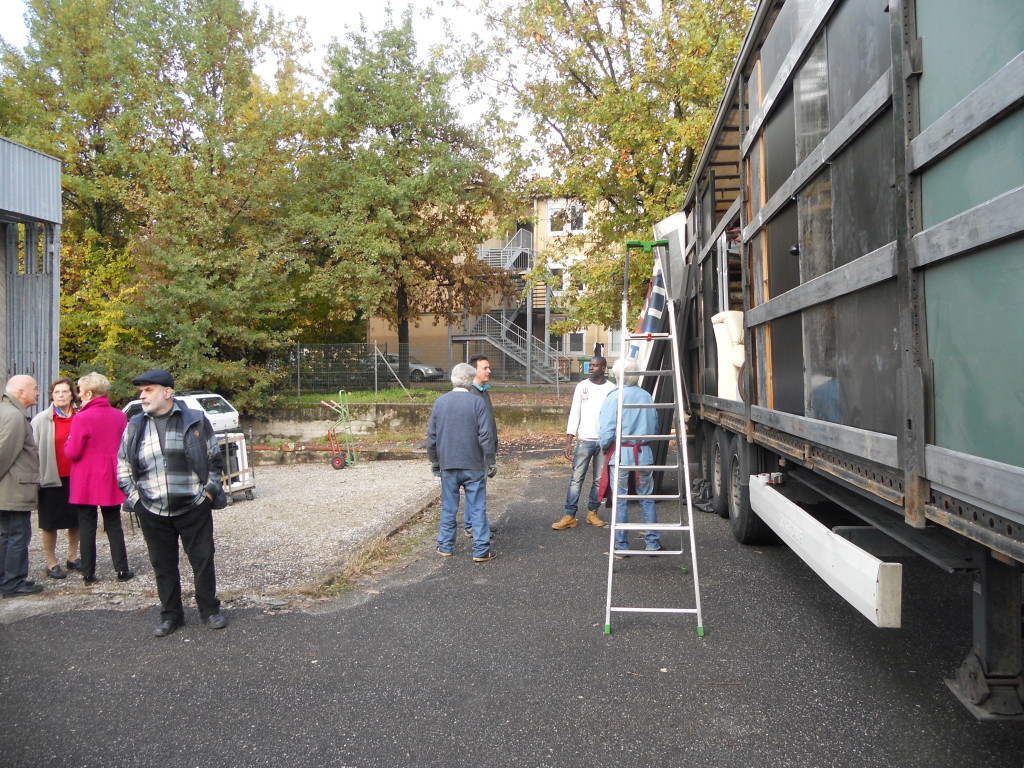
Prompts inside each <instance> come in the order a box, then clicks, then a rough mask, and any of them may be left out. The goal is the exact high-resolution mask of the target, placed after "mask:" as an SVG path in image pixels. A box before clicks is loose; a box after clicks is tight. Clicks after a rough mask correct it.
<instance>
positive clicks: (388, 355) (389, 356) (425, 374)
mask: <svg viewBox="0 0 1024 768" xmlns="http://www.w3.org/2000/svg"><path fill="white" fill-rule="evenodd" d="M383 354H384V359H385V360H386V361H387V364H388V368H390V369H391V370H393V371H394V372H395V373H398V355H397V354H396V353H395V352H384V353H383ZM409 378H410V379H411V380H412V381H441V379H443V378H444V369H442V368H438V367H437V366H434V365H427V364H426V363H421V362H419V361H418V360H414V359H413V358H411V357H410V358H409Z"/></svg>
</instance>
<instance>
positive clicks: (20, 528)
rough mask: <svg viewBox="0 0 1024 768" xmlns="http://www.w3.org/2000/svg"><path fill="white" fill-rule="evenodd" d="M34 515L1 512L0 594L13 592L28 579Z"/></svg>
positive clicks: (4, 510)
mask: <svg viewBox="0 0 1024 768" xmlns="http://www.w3.org/2000/svg"><path fill="white" fill-rule="evenodd" d="M31 540H32V513H31V512H17V511H9V510H6V509H3V510H0V592H11V591H13V590H15V589H17V588H18V587H20V586H21V582H23V581H25V579H26V578H28V543H29V542H30V541H31Z"/></svg>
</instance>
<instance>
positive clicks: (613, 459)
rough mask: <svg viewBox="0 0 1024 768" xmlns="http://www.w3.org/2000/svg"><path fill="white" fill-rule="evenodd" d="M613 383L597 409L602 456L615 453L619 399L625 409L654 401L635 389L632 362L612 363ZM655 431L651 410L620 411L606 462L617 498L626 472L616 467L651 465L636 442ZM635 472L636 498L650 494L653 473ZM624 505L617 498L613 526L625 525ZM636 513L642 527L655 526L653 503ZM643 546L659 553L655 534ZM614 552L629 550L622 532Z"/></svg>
mask: <svg viewBox="0 0 1024 768" xmlns="http://www.w3.org/2000/svg"><path fill="white" fill-rule="evenodd" d="M614 370H615V380H616V381H617V382H619V388H618V389H614V390H612V391H611V392H609V393H608V396H607V397H606V398H605V399H604V404H603V405H602V406H601V418H600V432H599V435H600V440H601V450H603V451H604V452H605V453H608V451H614V449H615V419H616V415H617V413H618V407H619V398H620V397H621V398H622V402H623V404H626V405H637V404H643V405H652V404H653V403H654V398H652V397H651V396H650V394H649V393H648V392H647V391H646V390H644V389H641V388H640V387H639V386H637V382H638V381H639V380H640V377H639V376H637V375H636V362H635V361H633V360H628V359H622V360H618V361H617V362H616V363H615V368H614ZM657 430H658V418H657V413H656V412H655V409H654V408H624V409H623V411H622V443H621V451H620V453H619V455H618V456H614V455H613V456H610V457H609V460H608V466H609V470H608V471H609V475H610V474H611V471H612V470H611V467H612V466H614V467H616V470H615V472H616V478H617V482H618V490H619V495H620V497H621V496H622V495H624V494H626V493H628V490H627V489H628V488H629V473H630V470H628V469H624V470H619V469H618V466H619V465H620V464H622V465H627V466H640V465H646V464H653V463H654V454H653V453H652V452H651V447H650V445H648V444H647V441H646V440H642V439H639V436H640V435H654V434H657ZM635 471H636V492H637V495H648V494H651V493H653V492H654V471H653V470H650V469H638V470H635ZM628 503H629V502H628V501H626V500H625V499H622V498H619V503H618V505H617V506H616V509H615V522H616V523H619V524H621V523H625V522H626V519H627V517H626V509H627V505H628ZM640 511H641V513H642V514H643V521H644V522H645V523H656V522H658V516H657V514H656V513H655V511H654V501H653V500H652V499H643V500H641V502H640ZM646 540H647V546H646V547H645V549H647V551H649V552H655V551H657V550H659V549H661V536H660V535H659V533H658V532H657V531H647V533H646ZM615 549H616V551H618V550H627V549H629V541H628V540H627V537H626V531H622V530H616V531H615Z"/></svg>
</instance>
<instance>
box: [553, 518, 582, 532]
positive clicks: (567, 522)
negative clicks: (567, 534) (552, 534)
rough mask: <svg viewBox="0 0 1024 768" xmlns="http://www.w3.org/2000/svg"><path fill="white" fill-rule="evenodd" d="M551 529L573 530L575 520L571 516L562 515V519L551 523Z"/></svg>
mask: <svg viewBox="0 0 1024 768" xmlns="http://www.w3.org/2000/svg"><path fill="white" fill-rule="evenodd" d="M551 527H552V528H554V529H555V530H556V531H564V530H565V529H566V528H575V527H576V518H575V517H573V516H572V515H563V516H562V519H561V520H559V521H558V522H557V523H552V524H551Z"/></svg>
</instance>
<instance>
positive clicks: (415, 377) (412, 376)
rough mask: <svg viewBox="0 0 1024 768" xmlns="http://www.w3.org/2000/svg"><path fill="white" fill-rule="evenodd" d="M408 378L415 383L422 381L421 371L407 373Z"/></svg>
mask: <svg viewBox="0 0 1024 768" xmlns="http://www.w3.org/2000/svg"><path fill="white" fill-rule="evenodd" d="M409 378H410V379H411V380H412V381H415V382H420V381H423V371H411V372H410V373H409Z"/></svg>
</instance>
